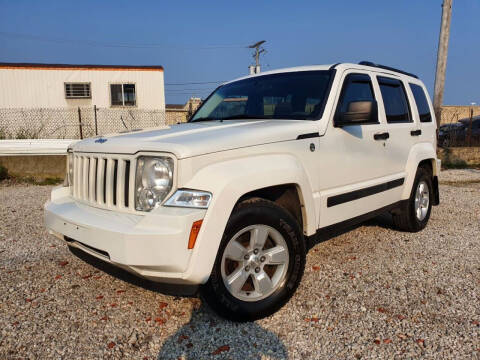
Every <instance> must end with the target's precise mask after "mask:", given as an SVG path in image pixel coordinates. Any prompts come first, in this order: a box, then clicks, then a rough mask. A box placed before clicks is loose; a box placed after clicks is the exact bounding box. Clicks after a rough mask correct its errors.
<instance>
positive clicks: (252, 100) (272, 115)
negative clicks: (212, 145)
mask: <svg viewBox="0 0 480 360" xmlns="http://www.w3.org/2000/svg"><path fill="white" fill-rule="evenodd" d="M331 76H332V72H331V71H298V72H287V73H279V74H272V75H263V76H257V77H253V78H248V79H244V80H239V81H235V82H232V83H229V84H226V85H223V86H221V87H219V88H218V89H217V90H215V91H214V92H213V93H212V94H211V95H210V96H209V97H208V99H207V100H206V101H205V102H204V103H203V104H202V106H201V107H200V108H199V110H198V111H197V112H196V113H195V115H194V116H193V118H192V119H191V120H190V121H192V122H193V121H208V120H229V119H305V120H315V119H318V118H320V116H321V115H322V114H321V112H322V111H323V105H324V100H325V99H326V97H327V96H328V94H327V92H328V87H329V86H328V85H329V83H330V78H331Z"/></svg>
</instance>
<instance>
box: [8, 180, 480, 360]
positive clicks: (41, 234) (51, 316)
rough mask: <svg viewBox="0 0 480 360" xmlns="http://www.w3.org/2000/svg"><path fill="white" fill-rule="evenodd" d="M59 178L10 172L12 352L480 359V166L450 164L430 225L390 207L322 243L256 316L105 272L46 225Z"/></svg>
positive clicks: (25, 354)
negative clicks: (401, 224) (408, 222)
mask: <svg viewBox="0 0 480 360" xmlns="http://www.w3.org/2000/svg"><path fill="white" fill-rule="evenodd" d="M50 190H51V187H48V186H32V185H29V186H25V185H13V186H12V185H9V186H4V185H3V186H2V185H1V184H0V219H1V220H0V295H1V302H0V329H1V330H0V331H1V336H0V358H1V359H17V358H30V359H37V358H38V359H47V358H56V359H59V358H62V359H63V358H65V359H96V358H126V359H157V358H158V359H170V358H171V359H178V358H180V359H202V358H214V359H242V360H244V359H319V358H329V359H338V358H353V359H360V358H439V359H445V358H452V359H462V358H463V359H471V358H480V235H479V234H480V171H470V170H467V171H462V170H461V171H459V170H450V171H446V172H443V173H442V177H441V189H440V190H441V201H442V203H441V205H440V206H439V207H436V208H434V210H433V213H432V218H431V220H430V223H429V225H428V227H427V228H426V229H425V230H424V231H422V232H421V233H418V234H408V233H400V232H397V231H394V230H392V229H391V222H390V219H389V218H388V217H386V216H384V217H380V218H377V219H375V220H372V221H370V222H367V223H365V224H363V225H362V226H359V227H357V228H355V229H353V230H352V231H349V232H346V233H344V234H342V235H339V236H337V237H335V238H333V239H330V240H328V241H325V242H322V243H320V244H318V245H316V246H315V247H314V248H313V249H312V250H311V251H310V253H309V254H308V258H307V269H306V272H305V276H304V278H303V281H302V283H301V285H300V287H299V289H298V291H297V293H296V294H295V296H294V297H293V298H292V300H291V301H290V302H289V303H288V304H287V305H286V306H285V307H284V308H283V309H281V310H280V311H279V312H277V313H276V314H274V315H273V316H271V317H269V318H267V319H264V320H261V321H257V322H255V323H248V324H235V323H231V322H228V321H225V320H222V319H220V318H219V317H217V316H216V315H215V314H214V313H212V312H211V310H209V309H208V308H206V307H205V306H204V305H203V304H202V302H201V301H200V300H199V299H197V298H185V297H172V296H166V295H162V294H160V293H157V292H154V291H150V290H146V289H143V288H141V287H137V286H134V285H131V284H130V283H127V282H124V281H122V280H120V279H118V278H115V277H111V276H110V275H107V274H105V273H103V272H99V271H98V270H96V269H95V268H94V267H92V266H90V265H88V264H86V263H84V262H82V261H81V260H79V259H77V258H76V257H74V256H73V255H72V254H70V252H69V251H68V250H67V248H66V246H65V245H64V244H63V243H62V242H61V241H60V240H57V239H56V238H54V237H52V236H49V235H48V234H47V233H46V231H45V229H44V227H43V203H44V202H45V201H46V200H47V198H48V196H49V192H50Z"/></svg>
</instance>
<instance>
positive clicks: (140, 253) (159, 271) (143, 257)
mask: <svg viewBox="0 0 480 360" xmlns="http://www.w3.org/2000/svg"><path fill="white" fill-rule="evenodd" d="M44 208H45V225H46V227H47V229H48V230H49V231H50V233H51V234H53V235H55V236H57V237H59V238H60V239H65V240H68V241H69V243H68V245H69V246H73V247H77V248H79V249H81V250H82V251H84V252H86V253H88V254H90V255H92V256H95V257H96V258H98V259H101V260H103V261H105V262H108V263H110V264H113V265H115V266H118V267H120V268H122V269H125V270H127V271H129V272H131V273H134V274H136V275H138V276H141V277H143V278H146V279H149V280H153V281H157V282H165V283H174V284H197V283H198V278H199V277H198V275H199V274H198V273H196V272H195V271H194V269H190V268H189V265H190V259H191V256H192V252H193V251H192V250H188V248H187V246H188V238H189V235H190V230H191V227H192V224H193V223H194V222H195V221H197V220H201V219H203V218H204V217H205V213H206V210H203V209H187V208H171V207H168V208H167V207H160V208H158V209H155V210H153V211H152V212H150V213H147V214H145V215H138V214H130V213H119V212H114V211H110V210H104V209H98V208H94V207H91V206H88V205H85V204H82V203H78V202H76V201H75V200H73V199H72V198H71V197H70V195H69V192H68V188H62V187H60V188H57V189H55V190H54V191H53V192H52V200H51V201H49V202H47V203H46V204H45V207H44ZM202 230H203V229H202ZM201 232H202V231H201ZM200 235H201V233H200V234H199V236H200ZM190 274H195V277H194V276H192V275H190ZM205 276H207V274H203V275H202V276H201V277H203V278H204V277H205ZM207 277H208V276H207Z"/></svg>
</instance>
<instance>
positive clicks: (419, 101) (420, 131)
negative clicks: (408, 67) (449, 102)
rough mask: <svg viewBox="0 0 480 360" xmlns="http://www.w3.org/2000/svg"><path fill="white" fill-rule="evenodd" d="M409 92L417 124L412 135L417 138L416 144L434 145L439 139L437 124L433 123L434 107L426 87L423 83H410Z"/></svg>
mask: <svg viewBox="0 0 480 360" xmlns="http://www.w3.org/2000/svg"><path fill="white" fill-rule="evenodd" d="M407 92H410V94H411V97H410V98H411V99H412V100H411V103H412V115H413V117H414V118H415V123H416V124H417V126H416V128H415V129H414V130H412V132H410V135H412V136H413V137H414V138H415V140H414V142H415V143H420V142H431V143H433V144H434V143H435V141H436V137H437V135H436V134H437V132H436V130H437V124H436V123H435V122H434V121H433V116H432V114H433V107H432V104H431V102H430V99H429V98H428V94H427V92H426V89H425V87H424V86H423V84H421V83H413V82H409V83H408V88H407ZM410 94H409V95H410Z"/></svg>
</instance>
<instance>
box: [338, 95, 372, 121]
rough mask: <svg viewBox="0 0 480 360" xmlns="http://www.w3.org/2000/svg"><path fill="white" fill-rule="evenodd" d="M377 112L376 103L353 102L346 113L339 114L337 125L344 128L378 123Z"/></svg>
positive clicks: (349, 104)
mask: <svg viewBox="0 0 480 360" xmlns="http://www.w3.org/2000/svg"><path fill="white" fill-rule="evenodd" d="M376 111H377V102H376V101H352V102H350V103H348V108H347V111H346V112H341V113H339V114H338V116H337V119H336V121H335V125H336V126H339V127H342V126H347V125H360V124H368V123H373V122H376V119H375V115H376Z"/></svg>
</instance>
